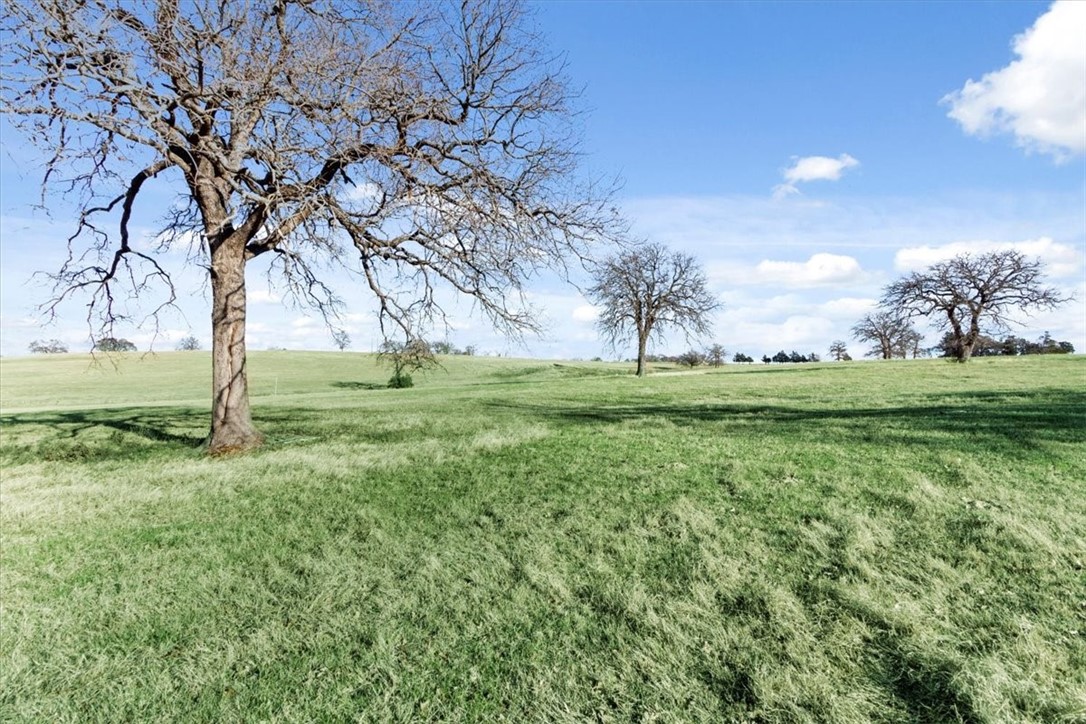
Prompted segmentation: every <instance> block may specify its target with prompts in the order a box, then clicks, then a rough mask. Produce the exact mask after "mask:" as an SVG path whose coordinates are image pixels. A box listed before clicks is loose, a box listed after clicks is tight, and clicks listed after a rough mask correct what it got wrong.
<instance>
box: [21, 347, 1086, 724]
mask: <svg viewBox="0 0 1086 724" xmlns="http://www.w3.org/2000/svg"><path fill="white" fill-rule="evenodd" d="M250 364H251V374H252V379H253V382H252V387H253V392H254V409H255V415H256V417H257V421H258V424H259V426H260V427H261V428H262V429H263V430H264V431H265V432H266V433H267V435H268V440H269V443H268V445H267V446H266V447H265V448H264V449H262V450H260V451H258V452H256V453H254V454H251V455H246V456H239V457H234V458H228V459H223V460H209V459H206V458H205V457H203V456H202V454H201V453H200V451H199V441H200V440H201V439H202V436H203V435H204V433H205V431H206V430H205V427H206V424H207V416H208V405H207V401H206V399H204V394H205V392H206V390H207V389H208V388H209V381H208V378H209V375H208V370H207V369H206V367H207V365H208V359H207V356H206V355H202V354H200V353H179V354H164V355H160V356H158V357H154V358H139V357H132V358H126V359H123V360H121V361H120V362H119V364H118V366H117V367H116V368H114V367H112V366H106V367H104V368H102V369H99V370H94V369H91V370H89V371H87V360H86V358H80V357H65V358H57V359H46V358H43V359H34V360H3V361H2V362H0V365H2V366H0V381H2V389H0V392H2V401H3V414H2V419H0V424H2V431H3V439H2V441H0V462H2V464H3V488H2V498H3V505H2V510H0V516H2V517H0V522H2V537H3V541H2V543H3V545H2V550H0V556H2V558H0V572H2V578H0V586H2V588H0V594H2V595H0V604H2V616H0V719H3V720H10V721H72V722H75V721H80V722H83V721H118V720H132V721H262V720H267V721H340V720H358V721H437V720H441V721H447V720H453V721H517V722H520V721H538V722H545V721H546V722H550V721H570V722H573V721H585V720H602V721H762V722H790V721H795V722H802V721H835V722H837V721H840V722H868V721H915V722H927V721H963V722H1004V721H1034V722H1051V721H1067V722H1071V721H1082V720H1084V719H1086V572H1084V570H1083V566H1084V563H1086V495H1084V493H1086V489H1084V488H1086V484H1084V481H1086V455H1083V452H1084V450H1086V446H1084V445H1083V443H1084V442H1086V419H1084V410H1086V386H1084V384H1083V383H1084V382H1086V361H1084V360H1082V359H1080V358H1077V357H1072V358H1039V359H994V360H989V359H981V360H975V361H974V362H971V363H970V364H969V365H965V366H960V365H951V364H946V363H943V362H941V361H920V362H900V363H886V364H883V363H878V364H875V363H870V364H866V363H861V364H823V365H804V366H795V367H792V366H782V367H776V366H774V367H765V366H761V365H759V366H753V367H743V368H737V367H727V368H725V369H723V370H719V371H710V372H698V373H693V374H684V375H661V376H657V377H651V376H650V377H649V378H647V379H643V380H639V379H635V378H633V377H632V376H630V375H629V374H628V370H626V369H625V368H624V367H621V366H615V365H606V364H591V363H563V364H559V365H556V364H554V363H551V362H540V361H530V360H506V359H501V360H498V359H460V358H449V359H448V360H447V361H446V370H445V371H444V372H442V371H438V372H436V373H431V374H430V375H429V376H428V377H427V378H426V379H425V380H418V381H417V384H418V386H417V387H415V388H413V389H410V390H386V389H381V388H380V386H381V385H383V383H384V381H385V380H386V379H387V377H388V373H387V370H383V369H379V368H377V367H376V366H375V365H374V363H373V360H372V358H370V357H369V356H366V355H353V354H328V353H324V354H319V353H312V354H308V353H283V352H275V353H272V352H269V353H257V354H255V355H253V358H252V360H251V363H250Z"/></svg>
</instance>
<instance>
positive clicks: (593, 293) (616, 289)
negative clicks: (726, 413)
mask: <svg viewBox="0 0 1086 724" xmlns="http://www.w3.org/2000/svg"><path fill="white" fill-rule="evenodd" d="M588 296H589V298H590V299H592V301H593V302H594V303H595V304H596V305H597V306H598V307H599V308H600V315H599V317H598V319H597V320H596V326H597V327H598V328H599V330H600V332H601V333H602V334H603V335H604V337H605V338H606V339H607V340H608V342H610V344H611V346H612V347H617V346H618V345H619V344H621V343H623V342H627V341H630V340H634V339H636V340H637V376H638V377H643V376H644V375H645V373H646V368H645V353H646V351H647V350H648V343H649V340H650V339H652V338H653V337H654V336H656V337H659V336H660V335H661V334H662V333H663V330H664V329H666V328H668V327H672V328H677V329H681V330H683V331H684V332H685V333H686V334H687V336H691V335H695V336H697V335H705V334H708V333H709V332H710V330H711V329H712V324H711V322H712V320H711V318H710V315H711V314H712V312H714V311H715V310H717V309H719V308H720V306H721V304H720V302H719V301H718V300H717V298H716V297H715V296H714V295H713V294H712V293H711V292H710V291H709V289H708V288H707V285H706V280H705V275H704V273H702V270H701V266H700V265H699V264H698V263H697V260H696V259H694V257H692V256H690V255H689V254H683V253H681V252H672V251H669V250H668V249H667V247H665V246H663V245H661V244H645V245H643V246H641V247H639V248H635V249H630V250H627V251H625V252H623V253H620V254H616V255H614V256H612V257H610V258H608V259H606V260H605V261H603V262H602V263H601V264H600V265H599V267H598V269H597V270H596V273H595V284H594V285H593V286H592V287H591V289H589V290H588Z"/></svg>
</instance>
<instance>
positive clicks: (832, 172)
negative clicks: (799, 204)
mask: <svg viewBox="0 0 1086 724" xmlns="http://www.w3.org/2000/svg"><path fill="white" fill-rule="evenodd" d="M859 165H860V162H859V161H857V160H856V159H855V158H853V157H852V156H850V155H848V154H847V153H842V154H841V155H840V156H838V157H837V158H830V157H829V156H804V157H803V158H798V157H797V158H795V160H794V162H793V163H792V165H791V166H789V167H788V168H786V169H785V170H784V183H783V184H780V185H779V186H775V187H774V188H773V196H774V197H776V198H778V199H781V198H784V197H786V196H791V195H794V194H798V193H799V189H798V188H797V187H796V184H799V183H806V182H808V181H837V180H838V179H840V178H841V174H843V173H844V172H845V170H846V169H850V168H853V167H855V166H859Z"/></svg>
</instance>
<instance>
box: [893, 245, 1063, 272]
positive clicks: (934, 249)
mask: <svg viewBox="0 0 1086 724" xmlns="http://www.w3.org/2000/svg"><path fill="white" fill-rule="evenodd" d="M1009 250H1014V251H1018V252H1021V253H1022V254H1025V255H1026V256H1032V257H1037V258H1038V259H1040V260H1041V262H1042V263H1043V264H1044V265H1045V269H1046V270H1047V272H1048V274H1049V275H1050V276H1053V277H1056V278H1061V277H1074V276H1081V274H1082V267H1083V258H1082V256H1081V254H1080V253H1079V251H1078V250H1076V249H1075V248H1074V247H1073V246H1069V245H1067V244H1059V243H1057V242H1055V241H1053V240H1052V239H1051V238H1049V237H1047V236H1042V237H1040V238H1039V239H1026V240H1025V241H986V240H980V241H956V242H953V243H950V244H944V245H942V246H912V247H906V248H904V249H900V250H899V251H898V252H897V254H895V255H894V268H895V269H897V270H898V271H902V272H911V271H920V270H923V269H927V268H928V267H930V266H931V265H932V264H936V263H938V262H941V261H946V260H947V259H950V258H952V257H955V256H958V255H959V254H984V253H987V252H993V251H1009Z"/></svg>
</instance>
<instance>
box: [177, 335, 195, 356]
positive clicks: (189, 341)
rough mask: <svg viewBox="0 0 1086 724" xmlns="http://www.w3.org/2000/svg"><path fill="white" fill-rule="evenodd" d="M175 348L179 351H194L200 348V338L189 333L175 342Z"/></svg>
mask: <svg viewBox="0 0 1086 724" xmlns="http://www.w3.org/2000/svg"><path fill="white" fill-rule="evenodd" d="M177 349H178V350H179V351H181V352H195V351H197V350H198V349H200V340H198V339H196V337H193V336H192V335H191V334H190V335H189V336H187V337H185V338H184V339H182V340H181V341H180V342H178V343H177Z"/></svg>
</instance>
